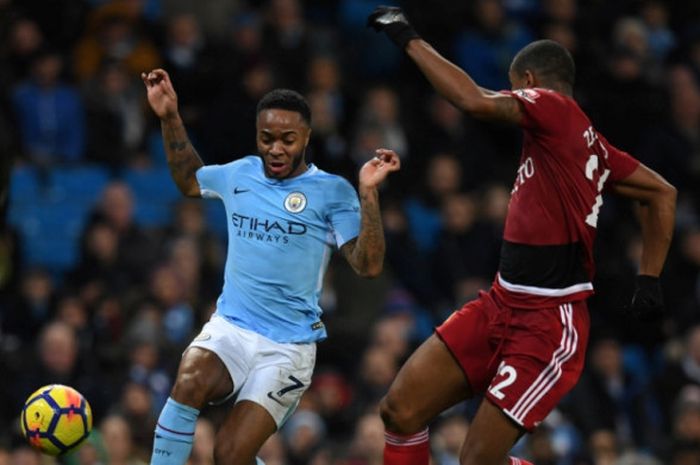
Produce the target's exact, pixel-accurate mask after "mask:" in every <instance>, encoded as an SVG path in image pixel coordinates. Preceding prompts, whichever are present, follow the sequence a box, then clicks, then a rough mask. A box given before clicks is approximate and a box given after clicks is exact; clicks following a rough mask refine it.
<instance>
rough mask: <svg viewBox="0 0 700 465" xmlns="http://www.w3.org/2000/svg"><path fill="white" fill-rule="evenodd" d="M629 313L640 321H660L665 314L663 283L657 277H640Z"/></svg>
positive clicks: (637, 280) (638, 277)
mask: <svg viewBox="0 0 700 465" xmlns="http://www.w3.org/2000/svg"><path fill="white" fill-rule="evenodd" d="M626 311H627V313H628V314H629V315H631V316H632V317H634V318H635V319H637V320H639V321H655V320H659V319H660V318H661V317H662V316H663V314H664V298H663V294H662V292H661V283H660V282H659V278H657V277H655V276H647V275H638V276H637V279H636V281H635V286H634V294H633V295H632V302H631V303H630V305H629V307H628V308H627V309H626Z"/></svg>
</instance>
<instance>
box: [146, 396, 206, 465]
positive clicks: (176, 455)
mask: <svg viewBox="0 0 700 465" xmlns="http://www.w3.org/2000/svg"><path fill="white" fill-rule="evenodd" d="M198 416H199V410H197V409H196V408H193V407H189V406H187V405H183V404H181V403H179V402H177V401H175V400H173V399H172V398H170V397H168V400H167V402H166V403H165V406H164V407H163V410H161V412H160V417H158V424H157V425H156V434H155V438H154V439H153V455H152V456H151V465H185V462H187V459H189V457H190V452H191V451H192V441H193V439H194V427H195V423H196V421H197V417H198Z"/></svg>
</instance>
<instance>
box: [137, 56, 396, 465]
mask: <svg viewBox="0 0 700 465" xmlns="http://www.w3.org/2000/svg"><path fill="white" fill-rule="evenodd" d="M142 79H143V81H144V84H145V85H146V89H147V92H148V101H149V103H150V105H151V108H152V109H153V111H154V112H155V114H156V115H157V116H158V117H159V118H160V121H161V128H162V132H163V139H164V144H165V150H166V154H167V159H168V165H169V167H170V171H171V174H172V177H173V180H174V181H175V183H176V184H177V186H178V188H179V189H180V190H181V191H182V193H183V194H185V195H187V196H190V197H205V198H217V199H220V200H221V201H223V203H224V206H225V208H226V217H227V220H228V242H229V245H228V257H227V261H226V269H225V271H224V273H225V274H224V288H223V292H222V293H221V296H220V297H219V300H218V301H217V309H216V312H215V314H214V315H213V316H212V318H211V320H210V321H209V322H207V323H206V324H205V325H204V328H203V329H202V332H201V333H200V334H199V335H198V336H197V337H196V338H195V339H194V340H193V341H192V343H191V344H190V346H189V347H188V349H187V350H186V351H185V353H184V354H183V356H182V360H181V361H180V367H179V369H178V374H177V379H176V381H175V385H174V386H173V389H172V392H171V396H170V398H169V399H168V401H167V403H166V405H165V407H164V408H163V411H162V412H161V414H160V417H159V419H158V425H157V427H156V431H155V439H154V446H153V455H152V458H151V465H165V464H167V465H184V464H185V462H186V461H187V459H188V457H189V454H190V451H191V448H192V438H193V434H194V428H195V421H196V419H197V416H198V415H199V411H200V409H201V408H203V407H204V406H205V405H206V404H207V403H208V402H214V401H218V400H222V399H226V398H227V397H229V396H233V395H236V396H237V397H236V402H235V404H234V406H233V408H232V409H231V411H230V412H229V413H228V414H227V416H226V418H225V420H224V422H223V424H222V425H221V427H220V429H219V431H218V432H217V436H216V444H215V448H214V457H215V461H216V464H217V465H252V464H254V463H255V462H256V457H255V454H256V453H257V451H258V449H259V448H260V447H261V446H262V444H263V443H264V442H265V441H266V440H267V438H268V437H269V436H270V435H272V434H273V433H274V432H275V431H276V430H277V429H278V428H279V427H280V426H281V425H282V424H283V423H284V421H285V420H286V419H287V418H288V416H289V415H290V414H291V413H292V412H293V411H294V409H295V408H296V406H297V404H298V402H299V399H300V397H301V395H302V394H303V393H304V391H305V390H306V389H307V388H308V386H309V383H310V382H311V375H312V372H313V367H314V363H315V359H316V341H319V340H321V339H324V338H325V337H326V331H325V329H324V326H323V323H322V322H321V319H320V317H321V309H320V308H319V306H318V298H319V295H320V293H321V283H322V281H323V274H324V272H325V270H326V266H327V265H328V260H329V258H330V255H331V252H332V251H333V249H335V248H336V247H337V248H339V249H340V251H341V253H342V254H343V255H344V256H345V258H346V259H347V260H348V262H349V263H350V265H351V266H352V268H353V269H354V270H355V271H356V272H357V273H358V274H359V275H361V276H365V277H374V276H377V275H378V274H379V273H380V272H381V270H382V266H383V261H384V250H385V245H384V233H383V230H382V223H381V217H380V212H379V195H378V191H377V188H378V186H379V184H381V182H382V181H384V179H386V177H387V175H388V174H389V173H390V172H393V171H397V170H398V169H399V167H400V162H399V158H398V156H397V155H396V153H394V152H393V151H391V150H385V149H380V150H377V153H376V154H377V156H376V157H375V158H374V159H372V160H370V161H368V162H367V163H365V165H364V166H363V167H362V168H361V169H360V174H359V194H360V195H359V200H358V196H357V193H356V192H355V190H354V189H353V187H352V186H351V185H350V184H349V183H348V182H347V181H346V180H345V179H343V178H341V177H339V176H335V175H332V174H328V173H326V172H324V171H322V170H320V169H318V168H317V167H315V166H314V165H312V164H307V163H306V161H305V160H304V151H305V149H306V146H307V145H308V142H309V137H310V134H311V129H310V120H311V114H310V110H309V107H308V104H307V103H306V101H305V100H304V98H303V97H302V96H301V95H299V94H298V93H296V92H294V91H290V90H283V89H278V90H274V91H272V92H270V93H269V94H267V95H265V96H264V97H263V98H262V99H261V100H260V102H259V103H258V109H257V121H256V126H257V146H258V152H259V154H258V155H250V156H247V157H244V158H242V159H240V160H237V161H234V162H231V163H228V164H225V165H211V166H204V165H203V163H202V161H201V159H200V158H199V156H198V155H197V152H196V151H195V149H194V147H192V144H191V143H190V141H189V139H188V138H187V133H186V131H185V127H184V126H183V123H182V120H181V119H180V116H179V113H178V107H177V95H176V93H175V90H174V88H173V86H172V83H171V82H170V78H169V76H168V74H167V73H166V72H165V71H163V70H161V69H156V70H153V71H151V72H149V73H143V74H142ZM232 129H233V130H235V128H232ZM257 460H258V462H260V460H259V459H257Z"/></svg>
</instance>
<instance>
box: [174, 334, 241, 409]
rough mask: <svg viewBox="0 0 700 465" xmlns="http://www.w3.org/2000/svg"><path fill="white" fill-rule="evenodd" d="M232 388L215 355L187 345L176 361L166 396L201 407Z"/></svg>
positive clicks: (226, 373) (231, 382) (219, 360)
mask: <svg viewBox="0 0 700 465" xmlns="http://www.w3.org/2000/svg"><path fill="white" fill-rule="evenodd" d="M232 391H233V381H232V380H231V375H229V372H228V370H227V369H226V366H225V365H224V363H223V362H222V361H221V359H220V358H219V356H218V355H216V354H215V353H214V352H211V351H209V350H206V349H202V348H200V347H191V348H189V349H188V350H187V351H186V352H185V353H184V355H183V356H182V360H181V361H180V367H179V368H178V371H177V378H176V380H175V385H174V386H173V389H172V392H171V394H170V396H171V397H172V398H173V399H175V400H176V401H178V402H180V403H181V404H185V405H189V406H190V407H194V408H196V409H201V408H202V407H204V406H205V405H206V403H207V402H210V401H213V400H217V399H221V398H223V397H225V396H227V395H228V394H230V393H231V392H232Z"/></svg>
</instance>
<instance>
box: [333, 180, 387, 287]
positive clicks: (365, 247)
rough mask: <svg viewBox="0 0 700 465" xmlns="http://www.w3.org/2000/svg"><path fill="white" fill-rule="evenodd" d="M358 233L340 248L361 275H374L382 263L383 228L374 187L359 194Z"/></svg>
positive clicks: (379, 269) (383, 248)
mask: <svg viewBox="0 0 700 465" xmlns="http://www.w3.org/2000/svg"><path fill="white" fill-rule="evenodd" d="M360 201H361V204H362V214H361V226H360V235H359V236H358V237H356V238H355V239H353V240H352V241H349V242H348V243H347V244H345V245H344V246H343V248H342V252H343V254H344V255H345V258H346V259H347V260H348V262H350V264H351V265H352V267H353V269H354V270H355V271H356V272H357V273H358V274H359V275H361V276H376V275H377V274H379V272H380V271H381V269H382V266H383V264H384V251H385V249H386V244H385V243H384V228H383V226H382V218H381V213H380V212H379V194H378V193H377V191H376V189H375V190H371V191H370V192H367V193H364V194H363V195H361V200H360Z"/></svg>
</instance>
